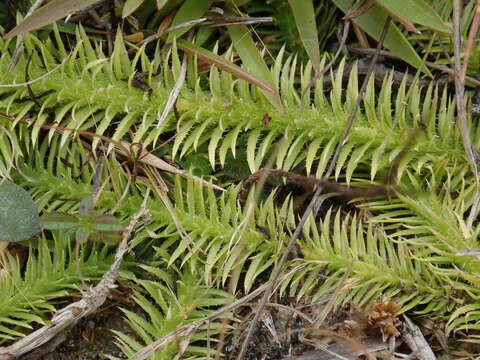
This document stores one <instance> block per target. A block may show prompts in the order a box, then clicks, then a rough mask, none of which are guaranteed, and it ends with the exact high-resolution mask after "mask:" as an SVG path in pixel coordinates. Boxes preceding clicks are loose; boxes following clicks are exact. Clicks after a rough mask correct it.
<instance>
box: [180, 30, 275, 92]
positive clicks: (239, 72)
mask: <svg viewBox="0 0 480 360" xmlns="http://www.w3.org/2000/svg"><path fill="white" fill-rule="evenodd" d="M177 47H178V48H179V49H180V50H182V51H185V52H186V53H189V54H192V55H195V56H197V57H198V58H199V59H201V60H202V61H205V62H206V63H209V64H213V65H215V66H216V67H218V68H219V69H222V70H224V71H226V72H229V73H230V74H232V75H235V76H236V77H239V78H241V79H244V80H246V81H248V82H249V83H250V84H253V85H255V86H258V87H259V88H261V89H263V90H266V91H268V92H269V93H272V94H278V92H277V91H276V90H275V88H274V87H273V86H271V85H269V84H268V83H266V82H264V81H261V80H260V79H258V78H257V77H255V76H254V75H252V74H250V73H248V72H247V71H245V70H243V69H242V68H241V67H240V66H237V65H235V64H234V63H232V62H231V61H228V60H227V59H225V58H223V57H221V56H219V55H217V54H215V53H213V52H211V51H209V50H206V49H204V48H201V47H199V46H197V45H195V44H192V43H191V42H188V41H185V40H181V39H179V40H177Z"/></svg>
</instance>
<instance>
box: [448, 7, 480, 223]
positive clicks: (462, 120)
mask: <svg viewBox="0 0 480 360" xmlns="http://www.w3.org/2000/svg"><path fill="white" fill-rule="evenodd" d="M461 9H462V1H461V0H454V2H453V40H454V57H455V95H456V99H457V116H458V127H459V129H460V134H461V135H462V140H463V148H464V149H465V153H466V154H467V159H468V163H469V165H470V169H471V170H472V173H473V176H474V177H475V185H476V191H475V198H474V200H473V203H472V207H471V208H470V214H469V215H468V220H467V226H468V227H469V228H470V229H471V228H472V225H473V221H474V220H475V217H476V215H477V212H478V206H479V204H480V176H479V174H478V168H477V162H476V161H475V154H474V153H473V145H472V141H471V139H470V133H469V129H468V124H467V114H466V110H465V83H464V81H463V76H462V64H461V52H462V33H461V32H460V23H461V19H460V12H461Z"/></svg>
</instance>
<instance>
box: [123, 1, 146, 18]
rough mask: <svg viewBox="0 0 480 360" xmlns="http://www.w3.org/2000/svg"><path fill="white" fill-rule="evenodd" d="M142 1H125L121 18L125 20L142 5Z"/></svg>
mask: <svg viewBox="0 0 480 360" xmlns="http://www.w3.org/2000/svg"><path fill="white" fill-rule="evenodd" d="M143 1H144V0H127V1H126V2H125V5H123V10H122V18H126V17H127V16H129V15H130V14H131V13H133V12H134V11H135V10H136V9H137V8H138V7H139V6H140V5H142V3H143Z"/></svg>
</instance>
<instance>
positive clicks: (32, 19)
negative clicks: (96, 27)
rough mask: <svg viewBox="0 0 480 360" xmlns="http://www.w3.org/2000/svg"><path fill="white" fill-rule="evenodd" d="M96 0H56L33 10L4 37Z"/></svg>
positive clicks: (58, 16)
mask: <svg viewBox="0 0 480 360" xmlns="http://www.w3.org/2000/svg"><path fill="white" fill-rule="evenodd" d="M96 2H98V0H57V1H52V2H50V3H48V4H47V5H45V6H42V7H41V8H39V9H37V10H35V11H34V12H33V13H32V14H31V15H30V16H29V17H27V18H26V19H25V20H23V21H22V22H21V23H20V24H19V25H17V26H15V27H14V28H13V29H12V30H11V31H9V32H8V33H7V34H6V35H5V39H10V38H13V37H15V36H17V35H21V34H24V33H26V32H27V31H32V30H35V29H39V28H41V27H42V26H45V25H48V24H50V23H52V22H54V21H57V20H60V19H61V18H64V17H66V16H67V15H68V14H70V13H71V12H73V11H77V10H81V9H83V8H86V7H87V6H89V5H92V4H95V3H96Z"/></svg>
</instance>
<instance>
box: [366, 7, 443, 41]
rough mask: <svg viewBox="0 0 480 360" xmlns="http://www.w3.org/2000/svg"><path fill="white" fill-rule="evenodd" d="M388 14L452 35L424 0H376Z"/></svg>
mask: <svg viewBox="0 0 480 360" xmlns="http://www.w3.org/2000/svg"><path fill="white" fill-rule="evenodd" d="M375 2H376V3H377V4H378V5H379V6H381V7H382V8H384V9H385V10H386V11H387V12H388V13H390V14H392V15H395V16H398V17H401V18H404V19H406V20H408V21H410V22H412V23H415V24H421V25H424V26H426V27H428V28H430V29H433V30H435V31H440V32H443V33H447V34H450V33H451V32H452V29H451V28H450V27H449V26H448V25H447V24H445V22H443V21H442V19H441V18H440V16H439V15H438V14H437V13H436V11H435V10H434V9H433V8H432V7H431V6H430V5H428V4H427V3H426V2H425V1H423V0H402V1H398V0H375Z"/></svg>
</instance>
